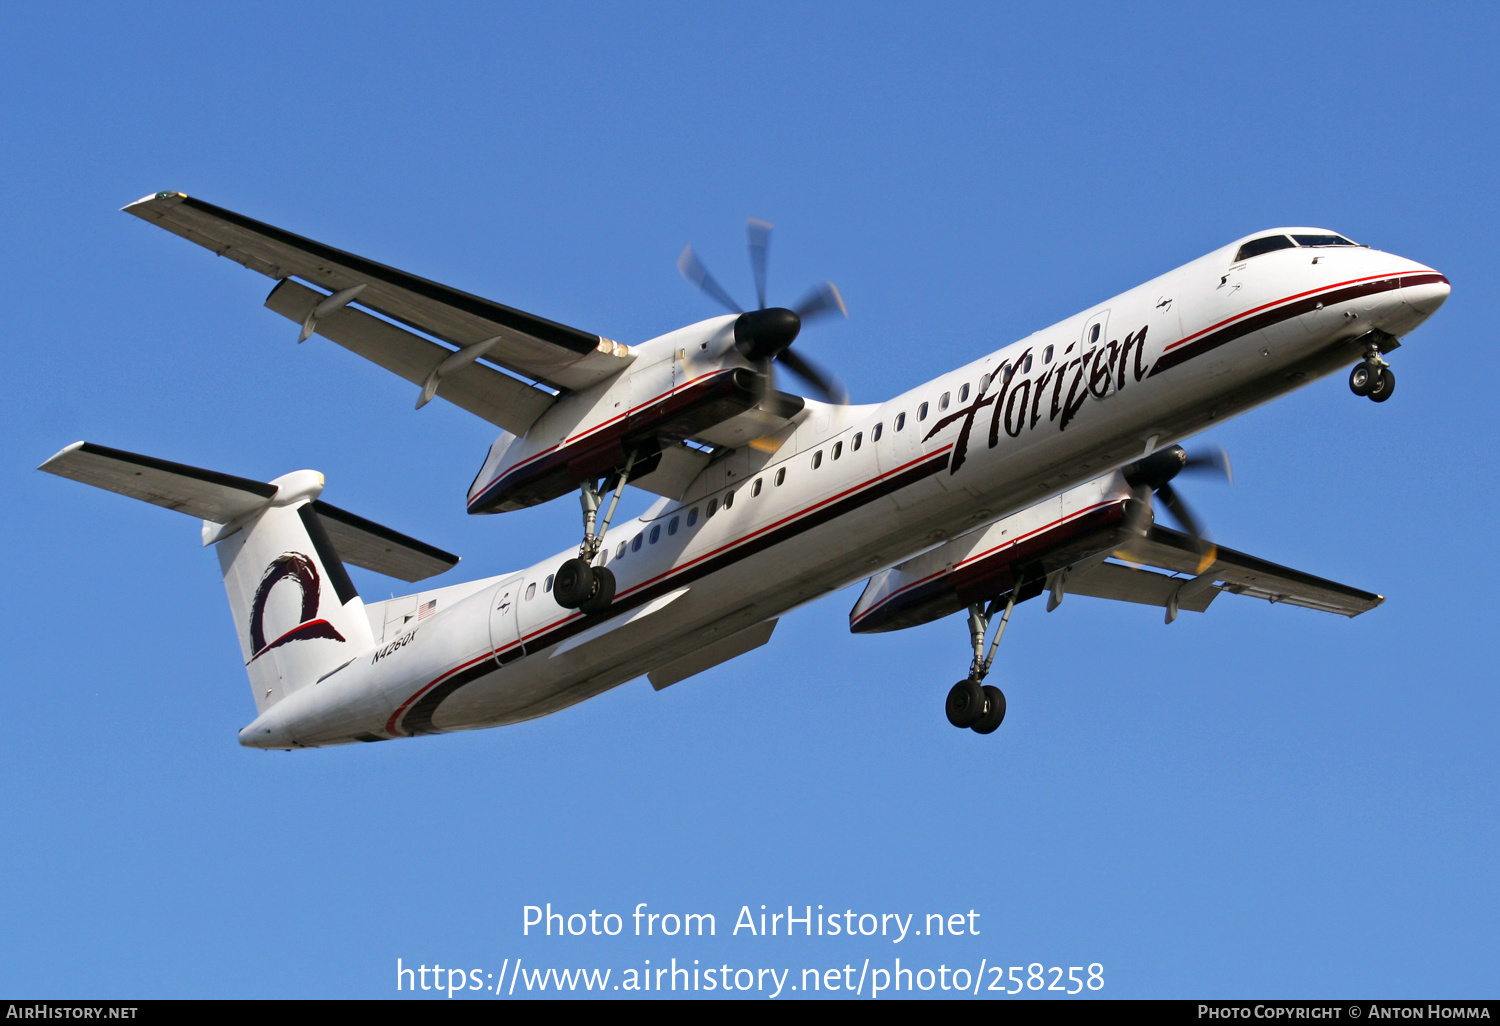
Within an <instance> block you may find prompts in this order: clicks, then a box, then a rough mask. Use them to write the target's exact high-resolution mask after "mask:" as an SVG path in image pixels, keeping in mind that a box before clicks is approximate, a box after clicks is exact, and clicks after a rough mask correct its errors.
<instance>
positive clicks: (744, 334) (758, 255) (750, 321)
mask: <svg viewBox="0 0 1500 1026" xmlns="http://www.w3.org/2000/svg"><path fill="white" fill-rule="evenodd" d="M745 234H746V236H747V237H748V241H749V245H750V269H751V271H753V272H754V274H755V298H756V301H757V302H758V303H759V304H760V306H759V307H758V308H757V309H754V310H751V311H749V312H746V311H745V310H744V309H743V308H742V307H741V306H740V305H739V304H738V303H736V302H735V301H734V297H732V296H731V295H730V294H729V293H728V292H726V291H725V290H724V287H723V286H721V285H720V284H719V283H718V282H717V281H715V280H714V276H713V275H711V274H709V273H708V268H707V267H704V266H703V261H701V260H699V259H698V255H697V254H696V253H694V252H693V247H692V246H690V245H689V246H684V247H683V250H682V255H681V256H680V257H678V258H677V269H678V270H679V271H681V272H682V276H683V277H684V278H686V279H687V280H688V281H690V282H692V283H693V284H694V285H696V286H698V288H700V289H702V290H703V291H704V292H705V293H707V294H708V295H709V296H712V297H713V298H714V299H715V300H717V301H718V302H719V303H720V304H721V305H723V306H724V307H726V308H728V309H729V310H730V311H732V312H734V313H737V314H739V317H738V318H737V319H736V320H735V322H734V347H735V348H736V349H738V350H739V352H740V355H741V356H743V357H744V358H745V359H747V360H749V361H750V362H752V363H754V364H756V365H757V366H758V367H759V368H760V372H761V376H762V378H763V379H764V380H765V381H766V385H767V387H768V388H770V387H773V386H772V385H771V378H772V369H771V361H772V360H777V361H779V362H780V363H781V364H782V366H784V367H785V368H786V369H787V370H789V371H791V372H792V373H793V374H795V375H797V377H799V378H801V379H802V380H803V381H806V382H807V383H808V384H809V385H811V386H812V388H813V391H815V392H816V393H817V395H818V397H819V398H820V399H822V400H824V401H825V402H830V403H847V402H848V401H849V393H848V392H847V391H846V390H845V389H844V386H843V384H842V383H840V382H839V380H838V378H836V377H834V376H833V375H832V374H829V373H828V372H827V371H825V370H823V369H821V368H820V367H818V366H817V365H816V364H814V363H813V362H812V361H810V360H808V359H807V358H806V357H804V356H801V355H800V354H798V353H794V352H792V350H791V345H792V343H793V342H795V341H796V340H797V335H798V333H799V332H801V330H802V323H803V322H804V321H811V320H816V319H817V318H819V317H823V316H826V315H828V314H834V313H838V314H843V315H844V316H845V317H847V316H849V311H848V310H847V309H846V308H845V306H844V298H843V297H842V296H841V295H839V290H838V287H837V286H835V285H834V284H833V282H831V281H825V282H823V283H822V284H820V285H817V286H814V287H813V290H812V291H811V292H809V293H808V294H807V295H806V296H804V297H803V299H802V302H800V303H798V304H797V305H796V306H795V307H792V308H790V309H788V308H787V307H784V306H771V307H768V306H766V250H767V248H768V247H769V245H770V241H771V225H770V223H769V222H766V221H762V220H760V219H759V218H755V217H752V218H750V219H749V220H748V221H746V222H745Z"/></svg>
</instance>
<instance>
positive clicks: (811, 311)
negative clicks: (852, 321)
mask: <svg viewBox="0 0 1500 1026" xmlns="http://www.w3.org/2000/svg"><path fill="white" fill-rule="evenodd" d="M792 309H793V310H794V311H796V314H797V316H798V317H800V318H802V319H803V320H804V321H810V320H814V319H816V318H818V317H822V316H825V315H827V314H832V313H837V314H843V315H844V316H845V317H848V316H849V308H848V307H846V306H845V305H844V297H843V296H841V295H839V288H838V286H837V285H835V284H834V283H833V282H831V281H825V282H823V283H822V284H819V285H815V286H813V290H812V291H811V292H809V293H808V294H807V295H805V296H803V297H802V302H800V303H798V304H797V305H796V306H794V307H792Z"/></svg>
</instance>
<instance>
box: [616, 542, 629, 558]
mask: <svg viewBox="0 0 1500 1026" xmlns="http://www.w3.org/2000/svg"><path fill="white" fill-rule="evenodd" d="M626 544H627V543H626V542H621V543H620V546H619V548H617V549H615V558H616V559H619V558H620V557H621V556H623V555H625V546H626Z"/></svg>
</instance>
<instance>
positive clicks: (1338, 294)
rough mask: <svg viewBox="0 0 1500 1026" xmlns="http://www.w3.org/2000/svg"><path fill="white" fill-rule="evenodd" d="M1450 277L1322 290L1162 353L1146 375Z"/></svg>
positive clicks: (1404, 277)
mask: <svg viewBox="0 0 1500 1026" xmlns="http://www.w3.org/2000/svg"><path fill="white" fill-rule="evenodd" d="M1447 280H1448V279H1446V278H1444V277H1443V276H1442V275H1441V274H1436V273H1425V274H1401V275H1391V276H1390V277H1388V278H1379V279H1376V280H1375V281H1364V282H1359V283H1358V284H1356V285H1349V286H1346V287H1344V288H1340V289H1334V290H1333V291H1332V292H1320V293H1315V294H1314V295H1311V296H1304V297H1303V298H1301V299H1298V300H1294V301H1293V302H1290V303H1287V304H1286V305H1285V306H1278V307H1276V308H1275V309H1272V310H1265V311H1262V312H1261V313H1258V314H1255V315H1254V316H1252V317H1246V318H1245V319H1244V320H1242V321H1236V322H1235V323H1233V324H1231V325H1229V326H1228V327H1224V328H1220V329H1219V330H1218V331H1213V332H1210V333H1208V334H1207V335H1204V336H1203V337H1202V338H1199V339H1195V340H1194V341H1192V342H1189V343H1187V344H1186V345H1184V346H1181V347H1180V348H1177V349H1173V350H1171V351H1170V352H1167V353H1163V354H1162V355H1161V357H1160V358H1159V359H1157V361H1156V364H1155V366H1153V367H1152V368H1151V373H1150V374H1148V375H1147V377H1155V376H1156V375H1158V374H1160V373H1161V372H1162V371H1165V370H1171V369H1172V368H1173V367H1176V366H1177V365H1178V364H1182V363H1186V362H1187V361H1189V360H1191V359H1193V358H1194V357H1195V356H1202V355H1203V354H1204V353H1206V352H1209V351H1210V350H1213V349H1217V348H1219V347H1220V346H1222V345H1225V344H1227V343H1230V342H1233V341H1234V340H1235V339H1238V338H1244V337H1245V336H1246V335H1249V334H1251V333H1253V332H1257V331H1261V330H1263V329H1265V328H1269V327H1271V326H1272V325H1275V324H1280V323H1281V322H1282V321H1285V320H1290V319H1291V318H1293V317H1300V316H1302V315H1303V314H1305V313H1311V312H1312V311H1314V310H1316V309H1318V308H1319V307H1322V306H1330V305H1332V304H1334V303H1347V302H1349V301H1350V300H1353V299H1360V298H1362V297H1364V296H1373V295H1375V294H1376V293H1379V292H1390V291H1391V290H1393V289H1400V288H1406V287H1407V286H1410V285H1430V284H1433V283H1436V282H1445V281H1447Z"/></svg>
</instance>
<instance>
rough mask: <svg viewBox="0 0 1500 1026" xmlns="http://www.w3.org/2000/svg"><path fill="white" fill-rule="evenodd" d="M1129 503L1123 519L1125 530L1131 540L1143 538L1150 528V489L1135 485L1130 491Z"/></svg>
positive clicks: (1147, 486) (1145, 486)
mask: <svg viewBox="0 0 1500 1026" xmlns="http://www.w3.org/2000/svg"><path fill="white" fill-rule="evenodd" d="M1130 496H1131V502H1130V506H1129V512H1128V513H1127V514H1126V518H1125V530H1126V532H1127V533H1128V534H1129V535H1130V537H1132V538H1144V537H1145V536H1146V529H1147V528H1148V527H1150V526H1151V487H1150V486H1149V485H1136V486H1135V487H1134V488H1132V489H1131V490H1130Z"/></svg>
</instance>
